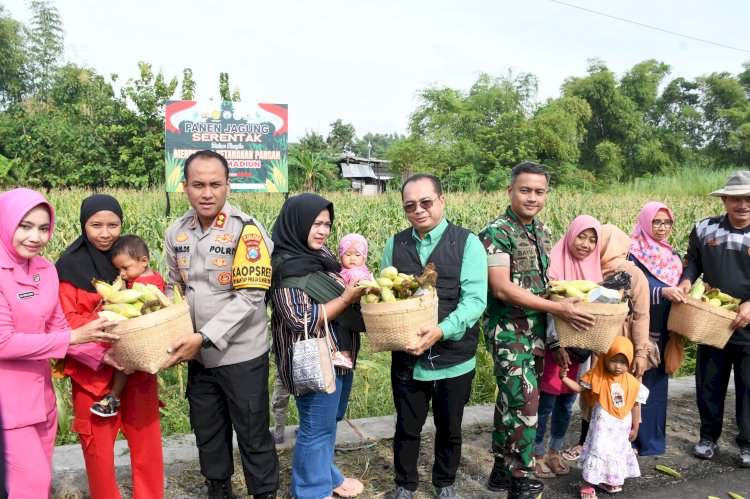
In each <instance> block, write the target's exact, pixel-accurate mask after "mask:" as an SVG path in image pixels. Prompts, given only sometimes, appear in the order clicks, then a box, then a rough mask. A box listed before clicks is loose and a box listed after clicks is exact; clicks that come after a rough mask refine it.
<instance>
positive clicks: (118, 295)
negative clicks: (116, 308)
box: [106, 289, 143, 303]
mask: <svg viewBox="0 0 750 499" xmlns="http://www.w3.org/2000/svg"><path fill="white" fill-rule="evenodd" d="M142 295H143V293H141V292H140V291H136V290H135V289H123V290H122V291H115V292H114V293H112V294H110V295H109V298H106V300H107V301H108V302H109V303H132V302H134V301H136V300H137V299H139V298H140V297H141V296H142Z"/></svg>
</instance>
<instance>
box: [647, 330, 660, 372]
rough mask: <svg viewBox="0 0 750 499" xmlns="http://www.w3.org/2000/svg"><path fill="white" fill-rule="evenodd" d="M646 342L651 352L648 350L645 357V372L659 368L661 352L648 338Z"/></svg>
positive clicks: (656, 344)
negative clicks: (649, 345)
mask: <svg viewBox="0 0 750 499" xmlns="http://www.w3.org/2000/svg"><path fill="white" fill-rule="evenodd" d="M648 341H649V343H650V344H651V350H649V352H648V356H646V370H647V371H648V370H649V369H654V368H656V367H659V364H661V352H660V351H659V344H658V343H657V342H656V340H654V339H653V338H652V337H650V336H649V338H648Z"/></svg>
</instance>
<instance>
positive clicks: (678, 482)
mask: <svg viewBox="0 0 750 499" xmlns="http://www.w3.org/2000/svg"><path fill="white" fill-rule="evenodd" d="M734 403H735V402H734V392H732V391H730V393H729V394H728V396H727V401H726V405H725V408H726V409H725V418H724V435H723V436H722V438H721V439H720V440H719V446H720V450H719V453H718V455H717V456H716V457H715V458H714V459H713V460H711V461H703V460H699V459H695V458H694V457H693V456H692V446H693V445H694V444H695V442H696V441H697V440H698V427H699V418H698V412H697V408H696V406H695V399H694V396H684V397H681V398H676V399H672V400H670V402H669V413H668V424H667V433H668V440H667V444H668V447H667V452H666V454H665V455H663V456H657V457H639V458H638V461H639V463H640V467H641V475H642V476H641V477H640V478H633V479H628V480H626V482H625V486H624V487H623V492H622V493H620V494H618V496H619V497H622V498H636V497H637V498H649V497H681V498H685V499H687V498H689V497H703V498H706V497H707V496H708V495H713V496H717V497H723V498H727V497H728V495H727V493H728V492H730V491H731V492H735V493H737V494H740V495H742V496H745V497H750V470H738V468H737V466H736V464H735V459H736V456H737V454H738V448H737V445H736V444H735V442H734V436H735V435H736V433H737V427H736V425H735V423H734ZM579 428H580V416H579V414H578V413H577V412H576V413H575V414H574V415H573V419H572V420H571V424H570V431H569V435H568V437H567V438H566V440H567V441H566V446H565V448H567V447H569V446H570V445H572V444H573V443H574V441H575V440H576V439H577V436H578V430H579ZM491 430H492V428H491V427H490V426H489V425H477V426H467V427H465V428H464V445H463V457H462V461H461V467H460V468H459V472H458V477H457V481H456V489H457V491H458V492H459V494H460V495H461V497H464V498H475V499H479V498H500V499H502V498H505V497H506V493H505V492H490V491H489V490H487V489H486V488H485V482H486V480H487V476H488V475H489V472H490V469H491V468H492V461H493V458H492V454H491V452H490V433H491ZM391 445H392V442H391V440H389V439H388V440H380V441H378V442H373V443H371V444H367V445H360V446H358V447H355V448H337V452H336V464H337V466H338V467H339V468H340V469H341V471H342V472H343V473H344V474H345V475H346V476H351V477H356V478H358V479H360V480H361V481H362V482H363V483H364V484H365V492H364V493H363V494H362V495H361V496H360V497H362V498H384V497H388V494H389V493H390V492H391V491H392V489H393V465H392V450H391ZM432 449H433V434H432V433H425V434H424V436H423V440H422V452H421V453H420V458H419V470H420V479H421V484H420V486H419V490H418V491H417V493H416V494H415V497H416V498H417V499H426V498H428V497H431V492H432V491H431V484H430V471H431V466H432ZM291 459H292V450H291V449H284V450H281V451H279V462H280V471H281V481H282V483H281V487H280V489H279V498H289V497H290V495H289V480H290V475H291ZM568 464H570V465H571V471H570V474H569V475H567V476H559V477H555V478H551V479H546V480H544V482H545V485H546V487H545V490H544V498H552V499H556V498H575V497H578V496H579V494H578V490H579V485H580V481H581V472H580V469H578V467H577V466H576V465H575V464H574V463H568ZM657 464H663V465H665V466H669V467H670V468H673V469H675V470H677V471H678V472H680V473H681V474H682V476H683V478H675V477H672V476H669V475H666V474H664V473H662V472H659V471H657V470H656V469H655V468H654V466H655V465H657ZM235 470H241V467H240V464H239V457H238V456H237V455H235ZM738 477H739V478H738ZM233 482H234V488H235V493H237V494H238V496H239V497H245V496H243V495H240V493H243V492H245V488H244V480H243V478H242V473H241V472H240V471H236V472H235V474H234V477H233ZM128 487H129V483H125V482H123V483H121V490H122V491H123V497H125V498H128V497H130V490H129V488H128ZM724 488H726V490H723V489H724ZM707 489H708V493H704V491H706V490H707ZM714 489H715V490H714ZM743 489H744V490H743ZM686 491H687V492H686ZM698 491H700V492H698ZM597 493H598V494H599V497H605V496H607V495H608V494H606V493H604V492H603V491H601V490H598V491H597ZM165 496H166V497H168V498H196V497H205V486H204V485H203V477H202V476H201V474H200V471H199V467H198V463H197V462H195V463H190V464H188V465H187V466H185V465H184V464H183V465H182V466H180V467H179V468H177V467H176V468H175V469H173V470H169V469H168V470H167V489H166V495H165ZM52 497H55V498H59V499H72V498H73V497H81V496H70V495H67V496H61V495H55V494H53V496H52ZM83 497H85V496H83Z"/></svg>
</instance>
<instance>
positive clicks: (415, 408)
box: [381, 174, 487, 499]
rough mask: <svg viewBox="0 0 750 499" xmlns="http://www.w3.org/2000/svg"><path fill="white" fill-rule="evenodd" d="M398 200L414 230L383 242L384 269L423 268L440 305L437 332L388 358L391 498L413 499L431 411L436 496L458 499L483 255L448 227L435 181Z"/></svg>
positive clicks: (411, 183) (411, 182) (419, 181)
mask: <svg viewBox="0 0 750 499" xmlns="http://www.w3.org/2000/svg"><path fill="white" fill-rule="evenodd" d="M401 200H402V202H403V206H404V212H405V213H406V219H407V220H408V221H409V223H410V224H411V227H409V228H408V229H406V230H404V231H401V232H399V233H398V234H396V235H395V236H393V237H391V238H390V239H388V242H387V243H386V245H385V248H384V250H383V258H382V261H381V264H382V267H381V268H385V267H388V266H391V265H393V266H395V267H396V268H397V269H398V270H399V272H404V273H406V274H412V275H420V274H421V273H422V271H423V269H424V267H425V266H426V265H427V264H428V263H432V264H434V265H435V270H436V272H437V283H436V285H435V289H436V291H437V295H438V299H439V300H438V324H437V325H424V326H422V327H421V328H420V329H419V331H418V332H417V334H418V335H419V337H420V339H419V340H418V341H416V342H415V343H414V344H413V345H410V346H408V347H407V348H406V352H393V359H392V362H391V387H392V388H393V402H394V404H395V406H396V434H395V435H394V437H393V467H394V470H395V472H396V477H395V482H396V489H395V491H394V493H393V494H392V496H391V497H392V498H393V499H412V497H414V492H415V491H416V490H417V487H418V485H419V472H418V470H417V459H418V458H419V445H420V439H421V433H422V426H423V425H424V422H425V420H426V419H427V414H428V410H429V408H430V405H432V414H433V418H434V420H435V460H434V462H433V466H432V485H433V486H434V487H435V489H434V495H435V496H436V497H440V498H445V499H450V498H453V499H455V498H457V497H458V495H457V493H456V490H455V488H454V485H453V484H454V482H455V480H456V472H457V470H458V466H459V463H460V462H461V424H462V420H463V414H464V406H465V405H466V404H467V403H468V401H469V396H470V395H471V382H472V380H473V379H474V370H475V366H476V360H475V357H474V356H475V354H476V349H477V343H478V341H479V324H478V322H479V318H480V317H481V316H482V312H483V311H484V309H485V306H486V304H487V271H486V268H487V253H486V252H485V251H484V248H483V247H482V245H481V244H480V243H479V239H477V236H475V235H474V234H472V233H471V232H469V231H468V230H466V229H463V228H461V227H458V226H456V225H454V224H452V223H451V222H449V221H448V220H446V219H445V217H444V216H443V210H444V208H445V196H443V192H442V188H441V186H440V181H439V180H438V179H437V178H435V177H434V176H432V175H426V174H417V175H413V176H412V177H410V178H409V179H407V180H406V182H405V183H404V186H403V187H402V189H401Z"/></svg>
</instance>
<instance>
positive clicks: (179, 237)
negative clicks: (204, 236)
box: [175, 232, 188, 243]
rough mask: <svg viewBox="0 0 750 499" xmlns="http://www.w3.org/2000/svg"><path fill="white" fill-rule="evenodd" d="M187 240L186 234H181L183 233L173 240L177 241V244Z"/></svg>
mask: <svg viewBox="0 0 750 499" xmlns="http://www.w3.org/2000/svg"><path fill="white" fill-rule="evenodd" d="M187 238H188V236H187V234H185V233H184V232H183V233H181V234H180V235H178V236H177V237H176V238H175V241H177V242H178V243H182V242H185V241H187Z"/></svg>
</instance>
